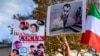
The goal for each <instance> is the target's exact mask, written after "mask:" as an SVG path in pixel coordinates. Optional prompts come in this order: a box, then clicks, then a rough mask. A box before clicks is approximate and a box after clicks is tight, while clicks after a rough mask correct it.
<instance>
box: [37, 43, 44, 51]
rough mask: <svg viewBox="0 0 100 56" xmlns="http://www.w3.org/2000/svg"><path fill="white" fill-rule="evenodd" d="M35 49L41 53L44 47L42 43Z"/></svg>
mask: <svg viewBox="0 0 100 56" xmlns="http://www.w3.org/2000/svg"><path fill="white" fill-rule="evenodd" d="M37 49H39V50H41V51H43V50H44V45H43V44H42V43H40V44H39V45H38V46H37Z"/></svg>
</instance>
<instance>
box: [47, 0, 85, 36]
mask: <svg viewBox="0 0 100 56" xmlns="http://www.w3.org/2000/svg"><path fill="white" fill-rule="evenodd" d="M85 19H86V0H77V1H72V2H66V3H60V4H56V5H52V6H49V7H48V12H47V24H46V26H47V28H46V33H47V35H58V34H70V33H80V32H83V31H84V25H85Z"/></svg>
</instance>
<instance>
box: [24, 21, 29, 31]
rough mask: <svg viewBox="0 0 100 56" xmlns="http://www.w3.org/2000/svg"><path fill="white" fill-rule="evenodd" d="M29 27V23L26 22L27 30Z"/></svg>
mask: <svg viewBox="0 0 100 56" xmlns="http://www.w3.org/2000/svg"><path fill="white" fill-rule="evenodd" d="M28 28H29V23H28V22H25V29H26V30H27V29H28Z"/></svg>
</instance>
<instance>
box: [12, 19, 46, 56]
mask: <svg viewBox="0 0 100 56" xmlns="http://www.w3.org/2000/svg"><path fill="white" fill-rule="evenodd" d="M44 30H45V29H44V21H39V20H22V21H19V20H16V19H14V24H13V38H12V51H13V53H14V51H15V52H16V53H17V54H16V55H23V56H39V55H40V56H44V55H43V54H44V38H45V37H44Z"/></svg>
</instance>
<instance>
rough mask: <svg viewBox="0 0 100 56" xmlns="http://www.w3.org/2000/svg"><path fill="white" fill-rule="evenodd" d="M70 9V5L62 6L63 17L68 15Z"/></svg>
mask: <svg viewBox="0 0 100 56" xmlns="http://www.w3.org/2000/svg"><path fill="white" fill-rule="evenodd" d="M70 9H71V5H70V4H65V5H64V6H63V16H67V15H68V14H69V11H70Z"/></svg>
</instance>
